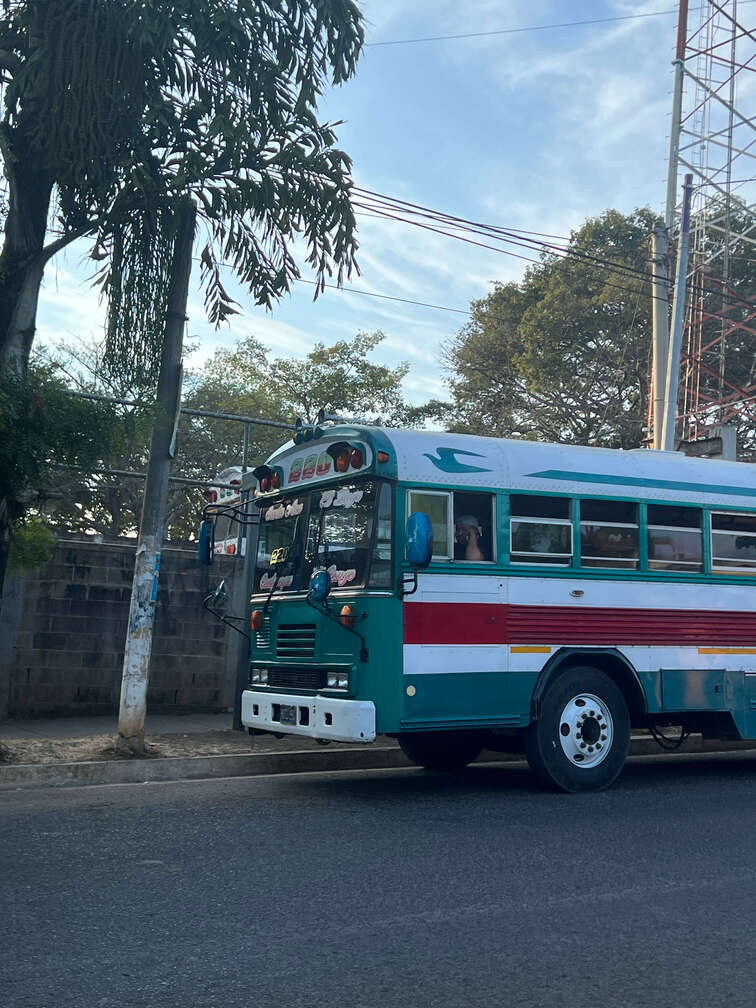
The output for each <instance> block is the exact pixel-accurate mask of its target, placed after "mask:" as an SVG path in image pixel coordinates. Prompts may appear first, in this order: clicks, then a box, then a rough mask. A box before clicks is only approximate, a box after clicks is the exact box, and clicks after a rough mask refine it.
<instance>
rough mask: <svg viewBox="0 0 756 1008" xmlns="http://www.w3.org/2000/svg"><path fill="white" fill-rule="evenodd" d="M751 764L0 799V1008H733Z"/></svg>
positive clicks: (753, 816)
mask: <svg viewBox="0 0 756 1008" xmlns="http://www.w3.org/2000/svg"><path fill="white" fill-rule="evenodd" d="M755 868H756V753H748V754H742V753H737V754H729V755H724V756H717V757H680V758H675V759H672V760H670V759H669V758H664V757H662V758H660V759H655V760H648V759H646V760H638V761H634V762H632V763H631V764H630V765H629V766H628V767H627V768H626V770H625V772H624V774H623V776H622V777H621V778H620V780H619V782H618V783H617V784H616V785H615V787H614V788H613V789H612V790H610V791H608V792H604V793H601V794H593V795H560V794H553V793H550V792H547V791H543V790H540V789H539V788H537V787H536V786H535V785H534V782H533V780H532V778H531V777H530V775H529V774H528V773H527V771H526V770H525V769H524V768H522V767H520V766H519V765H515V766H508V767H502V768H490V767H480V768H472V769H470V770H469V771H467V772H465V773H464V774H462V775H459V776H457V777H454V778H439V777H435V776H432V775H429V774H425V773H423V772H422V771H415V770H406V771H405V770H397V771H380V772H360V773H357V774H346V773H340V774H328V775H320V776H314V775H311V776H304V775H300V776H296V777H294V776H292V777H285V778H282V777H277V778H255V779H251V778H248V779H236V780H228V781H211V782H186V783H181V784H150V785H121V786H111V787H92V788H71V789H65V790H58V791H36V792H31V791H27V792H14V793H10V794H9V793H5V794H3V795H0V899H1V903H0V974H1V975H0V1003H1V1004H2V1005H3V1006H4V1008H22V1006H23V1008H58V1006H74V1005H75V1006H86V1008H99V1006H117V1008H130V1006H135V1005H150V1006H154V1008H163V1006H171V1008H173V1006H187V1008H206V1006H215V1005H218V1006H227V1008H235V1006H237V1005H238V1006H241V1005H244V1006H261V1008H268V1006H270V1008H274V1006H275V1008H279V1006H280V1008H286V1006H295V1005H296V1006H298V1008H310V1006H313V1008H314V1006H318V1008H323V1006H347V1008H361V1006H369V1008H373V1006H380V1008H389V1006H403V1008H404V1006H422V1008H426V1006H436V1005H438V1006H444V1008H457V1006H459V1008H482V1006H495V1008H509V1006H530V1005H537V1006H559V1008H561V1006H575V1008H594V1006H595V1008H609V1006H614V1005H622V1006H625V1008H627V1006H630V1008H632V1006H641V1005H643V1006H651V1008H662V1006H667V1005H668V1006H670V1008H672V1006H674V1008H678V1006H684V1008H690V1006H699V1005H700V1006H706V1008H717V1006H720V1005H721V1006H727V1008H739V1006H744V1008H745V1006H748V1008H753V1006H754V1005H755V1004H756V871H755Z"/></svg>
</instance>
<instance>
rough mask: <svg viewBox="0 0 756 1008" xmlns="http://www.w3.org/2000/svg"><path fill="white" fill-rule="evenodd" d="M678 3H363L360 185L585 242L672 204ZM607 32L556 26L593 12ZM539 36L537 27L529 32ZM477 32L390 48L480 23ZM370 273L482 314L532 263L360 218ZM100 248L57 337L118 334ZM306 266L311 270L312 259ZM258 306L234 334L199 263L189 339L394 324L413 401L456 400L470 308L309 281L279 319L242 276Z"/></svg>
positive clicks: (73, 262)
mask: <svg viewBox="0 0 756 1008" xmlns="http://www.w3.org/2000/svg"><path fill="white" fill-rule="evenodd" d="M673 6H674V4H673V3H672V2H671V0H644V2H637V0H635V2H631V0H507V2H504V0H466V3H464V4H460V3H459V0H363V2H362V3H361V7H362V10H363V12H364V15H365V21H366V36H367V37H366V41H367V43H368V45H367V46H366V48H365V50H364V53H363V55H362V57H361V59H360V62H359V64H358V69H357V74H356V76H355V77H354V78H353V79H352V80H351V81H349V82H347V83H346V84H344V85H342V86H341V87H339V88H335V89H332V90H331V91H329V92H328V94H327V95H325V96H324V100H323V101H322V102H321V105H320V114H321V118H323V119H327V120H329V121H340V120H343V124H342V125H341V126H339V127H338V130H337V133H338V138H339V146H340V147H341V148H342V149H344V150H345V151H347V153H348V154H349V155H350V156H351V158H352V159H353V162H354V168H353V177H354V180H355V182H356V184H357V185H359V186H363V187H365V188H367V189H372V190H375V191H378V192H380V193H385V194H388V195H391V196H394V197H398V198H400V199H403V200H407V201H409V202H413V203H419V204H423V205H425V206H429V207H432V208H434V209H437V210H442V211H444V212H447V213H452V214H456V215H459V216H463V217H466V218H470V219H473V220H477V221H484V222H486V223H489V224H494V225H498V226H502V227H509V228H522V229H528V230H534V231H541V232H548V233H553V234H556V235H569V233H570V230H571V229H574V228H577V227H579V226H580V225H581V224H582V222H583V221H584V220H585V219H586V218H587V217H592V216H596V215H598V214H601V213H602V212H604V211H605V210H607V209H609V208H614V209H617V210H620V211H622V212H625V213H627V212H630V211H631V210H633V209H634V208H635V207H638V206H646V205H647V206H650V207H651V208H652V209H654V210H657V211H661V210H662V208H663V202H664V193H665V178H666V163H667V152H668V143H669V140H668V131H669V121H670V111H671V83H672V70H671V61H672V59H673V55H674V43H675V33H676V17H675V15H674V14H672V13H671V8H672V7H673ZM659 11H669V13H665V14H662V15H661V16H648V17H634V18H633V19H631V20H622V21H605V22H603V23H596V24H591V25H573V26H571V27H566V26H564V27H557V28H548V29H544V28H540V30H531V29H534V28H539V26H545V25H555V24H559V25H564V23H565V22H575V21H582V20H589V19H601V18H606V19H610V18H620V17H624V16H627V15H638V14H646V13H649V14H651V13H655V12H659ZM522 29H528V30H522ZM494 31H498V32H506V33H503V34H497V35H489V36H485V37H477V38H465V39H449V40H437V41H423V42H412V43H410V42H407V43H403V44H392V45H385V44H380V43H385V42H396V41H400V40H405V39H415V38H427V37H428V36H437V35H452V34H454V35H460V34H465V33H476V32H494ZM358 224H359V232H358V239H359V242H360V250H359V253H358V263H359V267H360V273H361V275H360V276H359V277H358V276H353V277H352V279H351V281H347V283H346V286H349V287H353V288H359V290H361V291H369V292H372V293H376V294H383V295H389V296H391V297H397V298H405V299H408V300H414V301H423V302H426V303H430V304H433V305H438V306H445V307H448V308H456V309H460V310H462V311H465V310H468V309H469V306H470V302H471V301H473V300H476V299H478V298H481V297H485V296H486V294H487V293H488V292H489V291H490V290H491V289H492V285H493V284H494V283H496V282H507V281H510V280H515V281H516V280H518V279H520V277H521V276H522V274H523V271H524V269H525V267H526V266H527V263H525V262H523V261H521V260H518V259H515V258H511V257H509V256H506V255H501V254H499V253H496V252H489V251H486V250H484V249H476V248H473V247H472V246H469V245H465V244H464V243H462V242H459V241H455V240H454V239H451V238H445V237H442V236H440V235H435V234H430V233H428V232H425V231H422V230H420V229H417V228H412V227H409V226H407V225H404V224H401V223H399V222H394V221H386V220H377V219H374V218H370V217H367V216H359V217H358ZM85 251H86V249H85V248H84V247H81V246H78V245H77V246H72V247H71V248H69V249H68V250H66V252H65V253H63V254H62V255H59V256H58V257H57V258H56V259H55V260H54V261H53V263H52V264H51V265H50V266H49V267H48V270H47V274H46V277H45V281H44V286H43V290H42V294H41V300H40V311H39V317H38V330H39V335H40V337H41V339H42V341H43V342H57V341H60V340H68V341H71V340H74V339H76V338H83V339H85V340H88V339H91V338H93V337H100V336H101V335H102V327H103V318H104V309H103V307H102V305H101V304H100V303H99V301H98V295H97V292H96V291H93V290H92V288H91V286H90V284H89V282H88V277H89V276H90V275H91V272H92V270H91V268H90V265H87V264H86V262H84V261H83V254H84V252H85ZM303 276H304V277H310V276H311V274H308V273H307V272H306V271H305V270H304V269H303ZM227 279H228V281H229V290H230V292H231V293H232V295H233V296H234V297H236V299H237V300H238V301H239V305H240V311H241V314H240V315H239V316H236V317H235V318H234V319H233V320H232V322H231V325H230V326H228V325H225V326H223V327H222V328H220V329H219V330H216V329H214V328H213V326H211V325H210V324H209V323H208V322H207V320H206V318H205V314H204V308H203V301H202V293H201V290H200V288H199V269H198V268H197V269H195V271H194V275H193V280H192V292H191V295H190V305H189V316H190V322H189V326H188V334H189V336H190V338H192V339H193V340H194V341H196V342H197V343H198V349H197V350H196V351H195V352H194V353H193V354H192V356H191V358H190V359H189V360H188V366H190V367H198V366H201V365H202V363H203V362H204V361H205V360H207V359H208V357H210V356H211V355H212V354H213V352H214V351H215V350H216V349H217V348H219V347H233V346H234V345H235V343H236V342H237V341H238V340H239V339H240V338H242V337H245V336H248V335H254V336H255V337H257V338H258V339H260V340H261V341H262V343H263V344H264V345H265V346H266V347H268V348H269V350H270V351H271V354H272V355H273V356H284V357H292V356H294V357H303V356H304V355H305V354H306V353H307V352H308V351H309V350H310V349H311V348H312V346H313V344H314V343H316V342H323V343H325V344H331V343H333V342H335V341H336V340H340V339H348V338H350V337H351V336H353V335H354V334H355V333H357V332H359V331H370V332H372V331H374V330H377V329H379V330H381V331H382V332H383V333H384V334H385V339H384V341H383V343H382V344H381V346H380V348H379V349H378V350H377V351H376V352H375V354H374V357H373V359H374V360H376V361H378V362H380V363H382V364H386V365H388V366H396V365H397V364H399V363H400V362H403V361H406V362H407V363H408V364H409V365H410V370H409V374H408V375H407V378H406V379H405V382H404V390H405V395H406V398H407V400H408V401H409V402H411V403H413V404H419V403H422V402H425V401H426V400H427V399H429V398H436V397H440V398H445V397H446V396H447V390H446V387H445V385H444V377H445V376H444V372H443V368H442V364H441V360H440V352H441V347H442V346H443V344H444V343H445V342H446V341H448V340H449V339H450V338H452V337H453V336H454V334H455V333H456V332H458V330H459V328H460V327H461V325H463V324H464V322H465V321H466V316H464V315H460V314H456V313H453V312H448V311H444V310H441V309H440V308H432V309H431V308H423V307H419V306H413V305H407V304H400V303H397V302H391V301H388V300H381V299H379V298H375V297H369V296H364V295H360V294H356V293H351V292H347V291H335V290H330V289H329V290H326V291H325V293H324V294H322V295H321V296H320V297H319V298H318V300H317V301H315V302H313V287H312V286H310V285H307V284H299V285H297V287H296V288H295V289H294V290H293V292H292V294H291V296H289V297H286V298H284V299H283V300H282V301H281V302H280V303H278V304H277V305H276V306H275V307H274V309H273V310H272V311H271V312H266V311H265V310H264V309H261V308H257V307H255V305H254V304H253V301H252V299H251V297H250V296H249V294H248V293H247V292H246V291H245V290H244V289H243V288H242V287H241V286H239V285H238V284H236V283H235V282H234V281H233V278H232V276H231V275H230V276H229V277H228V278H227Z"/></svg>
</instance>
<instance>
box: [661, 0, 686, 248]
mask: <svg viewBox="0 0 756 1008" xmlns="http://www.w3.org/2000/svg"><path fill="white" fill-rule="evenodd" d="M687 33H688V0H680V7H679V11H678V17H677V45H676V47H675V58H674V60H673V61H672V66H673V67H674V68H675V79H674V83H673V85H672V122H671V123H670V127H669V164H668V167H667V202H666V208H665V212H664V224H665V226H666V228H667V231H669V230H670V228H671V227H672V223H673V218H674V215H675V202H676V199H677V166H678V163H679V159H680V121H681V117H682V100H683V77H684V71H685V40H686V36H687Z"/></svg>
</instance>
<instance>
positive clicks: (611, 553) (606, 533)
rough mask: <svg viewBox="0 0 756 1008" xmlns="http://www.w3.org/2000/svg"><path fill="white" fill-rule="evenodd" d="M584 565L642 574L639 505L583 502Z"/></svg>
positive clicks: (582, 559)
mask: <svg viewBox="0 0 756 1008" xmlns="http://www.w3.org/2000/svg"><path fill="white" fill-rule="evenodd" d="M580 564H581V566H582V567H613V568H615V569H617V568H619V569H621V570H638V568H639V567H640V550H639V542H638V505H637V504H633V503H632V502H630V501H609V500H581V501H580Z"/></svg>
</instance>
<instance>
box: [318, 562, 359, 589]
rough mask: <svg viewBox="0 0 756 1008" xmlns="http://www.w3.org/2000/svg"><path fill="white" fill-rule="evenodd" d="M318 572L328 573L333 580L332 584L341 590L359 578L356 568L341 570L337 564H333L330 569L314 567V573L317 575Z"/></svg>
mask: <svg viewBox="0 0 756 1008" xmlns="http://www.w3.org/2000/svg"><path fill="white" fill-rule="evenodd" d="M318 571H326V572H327V573H328V577H329V578H330V579H331V584H334V585H338V587H339V588H343V587H344V585H348V584H351V583H352V581H354V580H355V578H356V577H357V569H356V568H355V567H350V568H349V570H339V569H338V567H337V566H336V564H331V566H330V567H314V568H313V571H312V573H313V574H317V573H318Z"/></svg>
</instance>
